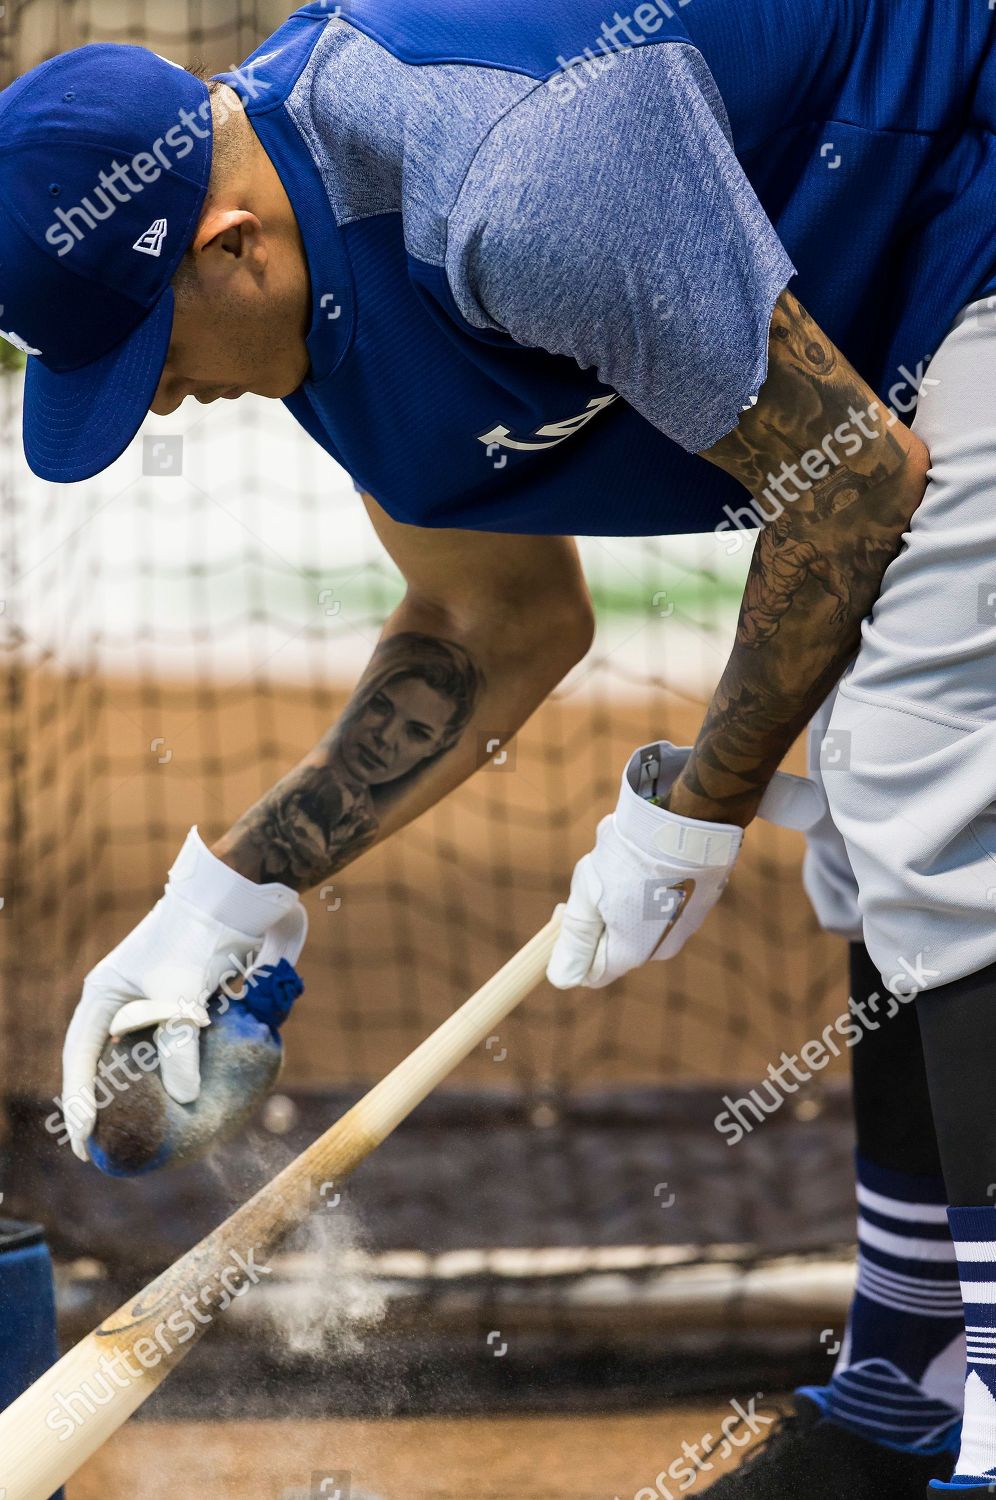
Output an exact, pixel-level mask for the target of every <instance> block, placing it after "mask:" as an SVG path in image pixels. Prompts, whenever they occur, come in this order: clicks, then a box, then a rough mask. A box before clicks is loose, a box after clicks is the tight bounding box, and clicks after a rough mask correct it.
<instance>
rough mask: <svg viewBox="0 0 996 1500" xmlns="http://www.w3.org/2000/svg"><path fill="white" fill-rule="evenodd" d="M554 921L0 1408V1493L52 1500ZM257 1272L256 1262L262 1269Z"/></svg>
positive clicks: (420, 1085)
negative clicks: (133, 1294)
mask: <svg viewBox="0 0 996 1500" xmlns="http://www.w3.org/2000/svg"><path fill="white" fill-rule="evenodd" d="M559 926H560V921H559V917H556V916H555V917H554V918H553V919H552V920H551V921H550V922H549V923H548V924H547V926H546V927H544V928H543V930H542V932H539V933H537V935H536V937H534V938H533V939H532V941H531V942H529V943H527V944H526V946H525V947H524V948H523V949H522V951H521V952H520V953H518V954H516V956H515V957H514V958H513V959H511V960H510V961H509V962H508V963H507V964H506V965H505V966H504V968H502V969H500V970H499V971H498V973H497V974H496V975H495V976H494V978H493V979H489V980H488V982H487V984H485V985H484V986H483V987H482V988H481V989H479V990H478V991H477V993H476V994H475V995H472V996H471V998H470V999H469V1000H468V1001H467V1002H466V1004H465V1005H462V1006H461V1007H460V1009H459V1010H457V1011H455V1012H454V1014H453V1015H452V1016H450V1017H449V1019H448V1020H446V1021H444V1022H443V1024H442V1026H440V1027H439V1029H438V1030H437V1031H435V1032H433V1034H432V1035H431V1036H430V1037H428V1038H427V1040H426V1041H424V1042H423V1043H422V1044H421V1046H419V1047H417V1048H416V1049H415V1051H414V1052H413V1053H412V1054H411V1056H410V1057H407V1058H406V1059H405V1060H404V1062H402V1063H399V1064H398V1066H397V1067H396V1068H395V1069H394V1070H393V1072H391V1073H389V1074H388V1076H387V1077H386V1078H385V1079H384V1080H383V1081H382V1082H381V1083H378V1084H377V1085H376V1086H375V1087H374V1088H373V1089H371V1091H370V1092H369V1094H367V1095H366V1096H365V1097H364V1098H363V1099H361V1100H360V1101H359V1103H358V1104H355V1105H354V1106H353V1108H352V1109H351V1110H349V1111H348V1112H347V1113H346V1114H345V1115H343V1116H342V1118H341V1119H340V1120H338V1121H337V1122H336V1124H335V1125H333V1126H332V1127H331V1129H330V1130H327V1131H326V1132H325V1134H324V1135H322V1136H319V1138H318V1140H317V1141H315V1142H314V1144H313V1145H311V1146H309V1147H308V1149H307V1150H306V1151H304V1152H302V1153H301V1155H300V1156H299V1157H297V1158H296V1159H295V1160H294V1161H292V1162H291V1163H290V1164H289V1166H287V1167H285V1168H284V1170H283V1171H282V1172H281V1173H280V1174H279V1175H278V1176H277V1177H275V1178H274V1179H273V1181H272V1182H270V1183H268V1184H267V1185H266V1186H265V1187H263V1188H261V1189H260V1190H259V1192H258V1193H257V1194H256V1195H255V1197H253V1198H250V1200H249V1202H248V1203H246V1204H244V1205H243V1207H242V1208H239V1209H237V1210H236V1211H235V1213H234V1214H232V1215H231V1217H230V1218H228V1219H226V1220H225V1222H224V1223H223V1224H221V1225H219V1226H218V1228H217V1229H215V1230H214V1231H213V1232H212V1233H211V1234H209V1235H208V1236H207V1237H206V1238H205V1239H203V1240H201V1242H200V1244H198V1245H195V1246H194V1248H193V1249H192V1250H188V1252H187V1253H186V1255H184V1256H182V1257H181V1258H180V1260H178V1261H177V1262H176V1263H175V1265H173V1266H171V1267H170V1268H169V1270H167V1271H164V1272H163V1273H162V1275H161V1276H157V1277H156V1279H155V1281H153V1282H151V1283H150V1284H149V1285H148V1286H147V1287H146V1288H145V1290H144V1291H143V1292H140V1293H139V1294H138V1296H137V1297H135V1298H133V1299H132V1300H131V1301H129V1302H126V1303H125V1304H124V1306H123V1307H120V1308H119V1309H118V1311H117V1312H116V1313H114V1314H113V1315H112V1316H111V1317H110V1318H108V1319H107V1320H106V1322H104V1323H102V1324H101V1326H100V1327H99V1328H97V1329H96V1330H95V1331H94V1332H93V1333H91V1334H88V1335H87V1337H86V1338H85V1339H83V1340H82V1342H81V1343H79V1344H77V1345H76V1348H75V1349H72V1350H70V1352H69V1353H68V1354H67V1355H65V1356H64V1357H63V1358H62V1359H60V1360H59V1361H58V1362H57V1363H56V1364H54V1365H53V1366H52V1368H51V1369H50V1370H48V1371H47V1373H46V1374H44V1375H43V1376H42V1377H41V1379H40V1380H36V1381H35V1383H34V1385H33V1386H31V1387H30V1389H29V1390H27V1391H25V1392H24V1394H23V1395H22V1396H19V1397H18V1399H17V1400H16V1401H15V1402H14V1404H13V1405H12V1406H9V1407H8V1408H7V1410H6V1411H5V1412H4V1413H3V1414H2V1415H0V1496H3V1497H4V1500H49V1497H50V1496H51V1495H52V1494H53V1492H54V1491H55V1490H57V1489H58V1488H59V1486H60V1485H61V1484H64V1483H65V1481H66V1480H67V1479H69V1478H71V1477H72V1475H73V1474H75V1473H76V1471H77V1469H79V1468H80V1466H81V1465H82V1464H84V1463H85V1462H86V1460H87V1459H88V1458H90V1457H91V1455H92V1454H94V1453H96V1451H97V1449H98V1448H100V1447H101V1446H102V1444H104V1443H105V1442H106V1441H107V1439H108V1438H109V1437H110V1436H111V1435H112V1433H114V1432H116V1431H117V1429H118V1428H119V1427H120V1426H121V1425H122V1424H123V1423H124V1422H126V1421H127V1420H128V1418H129V1417H130V1416H131V1415H132V1413H133V1412H134V1411H136V1410H137V1409H138V1407H140V1406H141V1404H142V1402H143V1401H146V1400H147V1399H148V1397H149V1396H151V1395H152V1392H153V1391H154V1390H155V1389H156V1388H157V1386H159V1385H160V1384H161V1383H162V1381H163V1380H165V1378H166V1376H167V1375H168V1374H169V1373H170V1372H171V1371H172V1370H174V1369H175V1368H176V1366H177V1365H178V1364H179V1363H180V1361H181V1360H182V1359H183V1357H184V1355H185V1354H186V1353H187V1352H188V1350H189V1349H192V1348H193V1346H194V1344H196V1343H197V1341H198V1339H199V1338H200V1337H201V1335H202V1334H203V1333H204V1332H205V1331H206V1329H207V1327H208V1326H209V1325H210V1323H211V1322H212V1321H213V1319H214V1318H215V1317H216V1316H218V1315H219V1314H220V1313H222V1312H224V1311H225V1309H226V1307H227V1306H228V1305H229V1304H230V1303H231V1301H232V1299H233V1298H234V1297H237V1296H239V1297H240V1296H243V1295H245V1293H246V1292H248V1291H249V1290H250V1288H251V1286H252V1285H253V1284H254V1281H255V1280H258V1279H259V1278H258V1275H257V1273H258V1272H259V1271H260V1267H259V1266H258V1265H257V1264H256V1261H257V1257H258V1258H259V1259H260V1260H261V1261H264V1262H265V1257H266V1255H268V1254H269V1253H270V1251H271V1250H273V1249H274V1247H275V1246H276V1245H277V1244H278V1243H279V1242H280V1240H281V1239H283V1238H284V1236H285V1235H287V1234H288V1233H290V1231H291V1230H292V1229H296V1228H297V1227H298V1225H300V1224H302V1223H303V1222H304V1221H305V1220H306V1219H307V1218H308V1216H309V1215H310V1214H311V1212H312V1211H313V1209H314V1208H316V1207H319V1206H320V1205H321V1204H322V1202H323V1199H322V1196H321V1189H322V1187H324V1186H326V1185H327V1184H329V1183H333V1182H334V1183H336V1184H338V1183H341V1182H342V1181H343V1180H344V1178H346V1177H347V1176H348V1175H349V1173H350V1172H352V1170H353V1169H354V1167H357V1166H358V1165H359V1164H360V1162H362V1161H364V1160H365V1159H366V1157H368V1156H369V1155H370V1153H371V1152H372V1151H374V1150H376V1148H377V1147H378V1146H379V1145H380V1143H381V1142H382V1141H383V1140H385V1139H386V1138H387V1136H389V1135H390V1134H391V1132H392V1131H393V1130H394V1129H395V1128H396V1127H397V1126H398V1125H399V1124H400V1123H401V1121H402V1120H404V1119H405V1118H406V1116H408V1115H409V1114H411V1112H412V1110H413V1109H414V1108H415V1107H416V1105H418V1104H421V1102H422V1100H423V1099H425V1098H426V1097H427V1095H429V1094H430V1093H431V1092H432V1090H433V1089H434V1088H435V1087H436V1085H437V1084H439V1083H441V1082H442V1080H443V1079H444V1078H446V1076H447V1075H448V1074H449V1073H451V1072H452V1071H453V1069H454V1068H455V1067H456V1066H457V1064H458V1063H460V1062H462V1061H463V1060H464V1058H466V1057H467V1056H469V1054H470V1053H471V1052H472V1051H473V1050H474V1048H475V1047H477V1046H479V1045H480V1043H481V1042H483V1041H484V1040H485V1038H486V1037H487V1036H489V1035H490V1034H491V1032H492V1031H493V1029H494V1027H495V1026H496V1025H497V1024H498V1023H499V1022H500V1021H502V1020H504V1018H505V1017H506V1016H507V1015H508V1014H509V1013H510V1012H511V1011H513V1010H514V1009H515V1007H516V1006H517V1005H518V1004H519V1002H520V1001H521V1000H523V999H524V998H525V997H526V995H528V994H529V992H530V991H531V990H532V989H534V988H535V986H536V985H537V984H538V983H539V981H540V980H541V979H542V977H543V974H544V972H545V970H546V965H547V962H548V961H549V958H550V954H551V952H552V951H553V945H554V942H555V941H556V937H557V933H558V930H559ZM263 1272H264V1273H265V1265H264V1266H263Z"/></svg>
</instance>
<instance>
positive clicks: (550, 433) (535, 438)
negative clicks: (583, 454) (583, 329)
mask: <svg viewBox="0 0 996 1500" xmlns="http://www.w3.org/2000/svg"><path fill="white" fill-rule="evenodd" d="M618 400H619V396H618V394H617V393H616V392H615V391H613V392H612V393H611V394H610V395H608V396H596V397H595V398H594V400H593V401H589V402H588V405H587V406H586V407H585V409H584V411H583V412H580V413H579V415H578V416H576V417H565V418H564V419H563V421H561V422H547V423H546V424H545V426H543V427H538V428H537V429H536V431H535V432H534V433H531V434H530V436H529V437H528V438H514V437H513V436H512V433H511V429H510V428H508V427H502V426H501V425H499V426H497V427H492V428H491V429H490V430H489V431H488V432H482V433H479V434H478V438H477V441H478V442H479V443H483V444H484V446H485V448H488V449H489V450H493V449H494V448H512V449H514V450H515V451H516V452H518V453H541V452H543V451H544V449H546V448H556V447H558V446H559V444H561V443H566V441H567V439H568V438H571V437H574V435H575V433H578V432H580V431H581V429H582V427H587V425H588V423H589V422H591V421H593V420H594V418H595V417H597V416H598V414H599V412H603V411H604V410H605V408H606V407H607V406H611V405H612V403H613V402H614V401H618Z"/></svg>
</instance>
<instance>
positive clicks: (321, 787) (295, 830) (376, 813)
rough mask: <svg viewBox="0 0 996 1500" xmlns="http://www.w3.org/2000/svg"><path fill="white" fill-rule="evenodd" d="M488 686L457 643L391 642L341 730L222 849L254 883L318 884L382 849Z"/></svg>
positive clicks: (404, 637)
mask: <svg viewBox="0 0 996 1500" xmlns="http://www.w3.org/2000/svg"><path fill="white" fill-rule="evenodd" d="M483 685H484V680H483V677H482V674H481V672H480V671H479V669H478V668H477V667H476V666H475V665H474V663H473V661H472V660H471V658H470V657H469V656H468V654H467V652H466V651H465V650H464V649H463V647H462V646H458V645H457V644H456V643H455V642H453V641H444V640H440V639H439V638H438V637H436V636H427V635H417V634H415V633H413V632H407V633H404V634H401V635H394V636H391V637H390V638H389V639H388V640H386V641H384V642H382V644H381V645H380V646H379V647H378V648H377V651H376V652H375V654H374V657H373V660H372V661H371V663H370V666H369V667H368V669H367V671H366V673H365V674H364V676H363V678H362V680H361V681H360V684H359V687H358V688H357V690H356V693H355V694H354V696H353V698H352V699H351V700H350V702H349V704H348V706H347V708H346V711H345V713H344V714H343V717H342V719H341V720H340V721H339V723H338V724H336V725H335V727H334V728H333V729H332V730H330V731H329V733H328V734H327V735H326V737H325V739H323V740H322V742H321V744H320V745H319V746H318V748H317V749H316V750H315V751H314V753H313V754H312V755H311V756H309V757H308V759H307V760H306V761H305V762H304V763H303V765H301V766H299V767H298V768H297V770H295V771H292V772H291V773H290V775H289V776H286V777H284V779H283V780H282V781H281V782H279V783H278V785H277V786H276V787H275V788H274V789H273V791H272V792H271V793H270V794H269V796H267V797H266V798H264V799H263V801H262V802H260V803H258V804H257V806H256V807H254V808H253V809H252V810H251V811H250V812H248V813H246V815H245V817H244V818H242V819H241V820H240V822H239V823H237V824H236V826H235V828H234V829H233V830H232V832H231V834H230V835H229V836H228V838H227V839H226V840H225V841H224V842H223V845H222V846H219V847H221V848H223V849H225V848H226V846H227V851H226V852H229V853H230V852H235V853H236V854H237V856H238V857H237V860H236V861H234V862H235V863H236V867H237V868H238V869H240V870H241V871H242V872H243V874H246V875H249V877H250V878H251V879H254V880H258V881H267V880H280V881H283V882H284V883H285V884H286V885H290V886H293V887H295V888H296V889H306V888H307V887H308V886H311V885H316V884H317V883H318V882H319V881H321V880H323V879H325V877H326V876H327V875H331V874H333V873H334V872H335V871H336V870H338V869H341V868H342V866H343V865H345V864H348V863H349V861H350V860H353V859H355V858H356V857H357V855H358V854H361V853H362V852H363V850H364V849H366V848H368V847H369V846H370V845H371V844H372V843H374V842H375V840H376V838H377V833H378V830H379V827H380V822H381V819H382V817H383V814H384V810H385V808H386V807H388V806H390V805H391V804H393V803H394V802H396V801H397V800H398V799H399V798H400V797H401V796H403V795H404V793H405V791H406V790H407V789H408V788H409V787H410V786H411V785H412V784H413V783H414V782H415V781H416V780H417V779H418V778H419V777H421V776H424V775H425V774H426V772H427V771H428V770H429V769H430V768H431V767H432V766H433V765H434V764H435V763H436V761H437V760H439V759H440V757H442V756H444V755H445V754H446V753H447V752H448V751H449V750H451V749H452V748H453V746H454V745H455V744H456V743H457V741H458V740H459V739H460V736H461V735H462V734H463V732H464V730H465V729H466V727H467V725H468V724H469V723H470V720H471V719H472V717H473V714H474V709H475V706H476V704H477V700H478V698H479V696H480V693H481V689H482V687H483ZM247 843H248V844H249V845H250V846H251V856H252V857H251V858H248V857H247V854H248V851H247V848H246V845H247Z"/></svg>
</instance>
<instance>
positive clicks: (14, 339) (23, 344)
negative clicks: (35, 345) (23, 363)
mask: <svg viewBox="0 0 996 1500" xmlns="http://www.w3.org/2000/svg"><path fill="white" fill-rule="evenodd" d="M0 339H5V340H6V341H7V343H8V344H13V346H14V348H15V349H20V351H21V353H22V354H41V350H40V349H32V347H31V345H30V344H29V343H28V341H27V339H22V338H21V336H20V334H17V333H4V331H3V329H2V328H0Z"/></svg>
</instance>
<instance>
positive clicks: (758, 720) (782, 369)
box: [667, 292, 929, 826]
mask: <svg viewBox="0 0 996 1500" xmlns="http://www.w3.org/2000/svg"><path fill="white" fill-rule="evenodd" d="M703 457H704V458H707V459H708V460H709V461H710V462H711V463H714V464H717V465H718V466H719V467H720V468H722V469H725V470H726V471H727V472H728V473H730V474H732V475H734V477H735V478H737V479H739V480H740V481H741V483H742V484H744V485H745V486H746V487H747V489H748V490H749V491H750V492H751V494H752V495H753V496H754V498H755V500H756V501H757V503H758V515H759V519H762V520H763V521H764V522H765V524H764V526H763V529H762V530H761V532H760V534H759V536H758V539H757V547H756V550H755V553H754V558H753V561H752V564H751V569H750V575H749V577H748V580H747V587H746V590H745V593H744V599H743V605H742V608H741V614H740V623H739V626H738V629H737V637H736V644H735V645H734V648H733V653H732V655H731V657H730V660H729V663H728V665H727V667H726V670H725V672H724V673H723V676H722V679H721V681H720V684H719V687H718V688H717V690H716V693H715V695H714V697H713V700H712V703H711V705H710V707H709V710H708V712H707V714H706V718H705V722H704V723H703V726H702V730H701V732H700V734H699V737H698V740H697V742H696V745H695V749H694V752H693V754H692V757H691V759H690V760H689V762H688V765H687V767H686V768H685V771H684V772H683V774H682V776H681V777H680V779H679V780H678V782H676V784H675V786H674V788H673V789H672V791H671V794H670V796H669V798H668V802H667V805H668V807H669V808H670V809H671V811H672V812H675V813H679V814H682V815H684V816H686V817H692V818H702V819H706V820H710V821H717V822H723V823H737V824H741V825H744V826H746V824H747V823H749V822H750V821H751V819H752V818H753V817H754V815H755V813H756V811H757V807H758V804H759V802H760V800H761V798H762V796H763V794H764V790H765V788H766V786H767V785H768V782H769V781H770V780H771V777H772V776H773V775H774V772H775V771H776V769H777V768H778V765H779V763H780V761H781V760H782V758H783V757H784V755H785V754H786V752H787V751H788V749H789V748H790V746H791V745H792V742H793V741H794V740H795V738H796V736H797V735H798V734H799V733H800V731H801V730H802V729H803V728H804V726H805V725H806V723H807V722H808V720H809V719H810V718H811V717H812V715H813V714H814V713H815V711H816V710H817V708H818V707H819V706H820V704H821V703H822V702H823V700H824V699H825V698H826V696H827V694H828V693H829V692H830V690H831V688H832V687H833V686H834V684H835V683H836V682H837V680H838V679H839V678H840V676H841V675H842V674H843V672H844V669H845V667H846V666H847V664H848V662H849V661H850V659H851V657H852V656H853V655H854V652H855V651H856V649H857V647H858V643H859V639H860V631H861V622H862V620H863V619H864V618H865V616H866V615H868V614H869V613H870V611H871V609H872V606H873V604H874V603H875V600H876V599H877V597H878V594H879V590H880V588H881V584H882V578H883V575H884V573H885V570H886V568H887V567H888V565H889V563H890V562H891V561H892V559H893V558H894V557H895V556H896V554H897V553H898V551H899V548H900V544H901V541H902V537H903V534H904V532H905V531H906V530H907V527H908V525H909V522H910V519H911V517H912V516H913V513H914V511H915V510H916V509H917V507H918V506H919V504H920V502H921V500H922V499H923V496H924V492H925V489H926V482H927V480H926V476H927V468H928V465H929V457H928V454H927V450H926V448H925V447H924V445H923V443H922V442H920V440H919V439H918V438H916V437H915V436H914V435H913V433H911V432H910V431H909V430H908V429H907V428H906V427H904V426H903V425H902V424H901V423H900V422H898V421H897V420H896V419H895V418H894V417H892V416H891V414H890V412H889V410H888V408H887V407H886V405H885V403H884V402H880V401H878V400H877V399H876V397H875V395H874V393H873V392H872V391H871V390H870V389H869V387H868V386H867V385H866V384H865V383H864V381H862V380H861V379H860V377H859V376H858V375H857V374H856V373H855V371H854V370H853V369H852V368H851V366H850V365H849V364H848V362H847V361H846V360H845V359H844V357H843V355H842V354H840V352H839V351H838V350H837V349H835V348H834V346H833V344H832V343H831V342H830V340H829V339H828V338H827V337H826V335H825V334H823V333H822V332H821V331H820V329H819V328H818V327H817V325H816V323H814V321H813V319H812V318H811V317H810V316H809V315H808V313H806V311H805V309H804V308H803V307H801V306H800V304H799V303H798V301H797V300H796V299H795V297H793V296H792V295H791V294H790V293H789V292H784V293H783V294H782V296H781V298H780V300H779V302H778V305H777V307H776V308H775V313H774V317H773V319H772V324H771V335H770V345H769V364H768V376H767V380H766V381H765V384H764V387H763V389H762V391H761V394H760V397H759V399H758V402H757V404H756V406H754V407H752V408H751V410H750V411H749V412H747V413H746V414H745V415H744V416H743V417H742V419H741V421H740V423H739V424H738V426H737V427H736V428H735V429H734V430H733V432H731V433H730V434H729V435H728V436H727V437H725V438H723V439H722V441H721V442H719V443H718V444H717V445H716V446H715V447H714V448H712V449H710V451H709V452H708V453H705V454H703Z"/></svg>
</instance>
